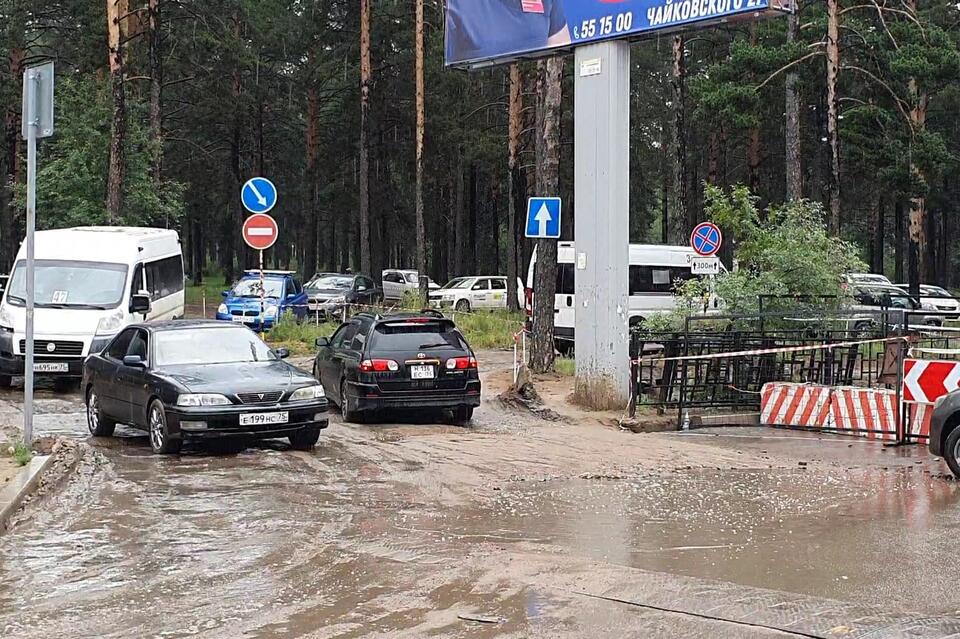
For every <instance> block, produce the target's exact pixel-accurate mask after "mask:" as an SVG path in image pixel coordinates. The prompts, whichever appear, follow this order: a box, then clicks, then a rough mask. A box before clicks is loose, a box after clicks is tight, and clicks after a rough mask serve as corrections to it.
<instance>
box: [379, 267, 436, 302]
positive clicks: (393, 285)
mask: <svg viewBox="0 0 960 639" xmlns="http://www.w3.org/2000/svg"><path fill="white" fill-rule="evenodd" d="M381 281H382V282H383V300H384V301H385V302H399V301H400V300H402V299H403V295H404V293H407V292H415V291H416V290H417V289H419V288H420V273H418V272H417V271H415V270H407V269H394V268H388V269H385V270H384V271H383V272H382V273H381ZM429 282H430V283H429V287H430V290H431V291H435V290H437V289H439V288H440V285H439V284H437V283H436V282H434V281H433V280H429Z"/></svg>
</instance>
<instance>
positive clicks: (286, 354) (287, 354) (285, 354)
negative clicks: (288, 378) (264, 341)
mask: <svg viewBox="0 0 960 639" xmlns="http://www.w3.org/2000/svg"><path fill="white" fill-rule="evenodd" d="M273 352H274V353H276V354H277V357H279V358H280V359H287V358H288V357H290V351H288V350H287V349H285V348H278V349H277V350H275V351H273Z"/></svg>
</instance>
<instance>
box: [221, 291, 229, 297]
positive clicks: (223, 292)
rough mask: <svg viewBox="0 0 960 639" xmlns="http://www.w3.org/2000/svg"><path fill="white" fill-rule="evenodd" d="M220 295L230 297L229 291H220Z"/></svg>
mask: <svg viewBox="0 0 960 639" xmlns="http://www.w3.org/2000/svg"><path fill="white" fill-rule="evenodd" d="M220 297H230V291H220Z"/></svg>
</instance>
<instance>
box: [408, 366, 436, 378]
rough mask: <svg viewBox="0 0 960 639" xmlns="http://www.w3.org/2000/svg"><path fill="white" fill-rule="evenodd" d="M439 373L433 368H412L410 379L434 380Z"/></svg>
mask: <svg viewBox="0 0 960 639" xmlns="http://www.w3.org/2000/svg"><path fill="white" fill-rule="evenodd" d="M436 376H437V372H436V371H435V370H434V368H433V366H422V365H421V366H411V367H410V379H434V378H435V377H436Z"/></svg>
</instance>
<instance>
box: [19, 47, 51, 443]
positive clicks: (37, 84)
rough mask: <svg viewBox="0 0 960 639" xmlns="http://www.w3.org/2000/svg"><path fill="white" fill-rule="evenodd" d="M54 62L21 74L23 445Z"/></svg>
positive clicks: (29, 432) (29, 433)
mask: <svg viewBox="0 0 960 639" xmlns="http://www.w3.org/2000/svg"><path fill="white" fill-rule="evenodd" d="M53 70H54V69H53V62H47V63H45V64H41V65H38V66H34V67H29V68H28V69H26V70H25V71H24V72H23V127H22V130H21V134H22V135H23V137H24V139H26V141H27V234H26V239H25V241H26V245H27V264H26V275H27V278H26V279H27V282H26V289H27V291H26V293H27V317H26V320H27V326H26V335H25V338H26V339H25V345H26V353H24V365H23V443H24V444H26V445H27V446H29V445H30V444H31V443H32V442H33V361H34V357H33V353H34V348H33V346H34V344H33V316H34V311H35V300H34V298H35V294H36V291H35V288H36V282H35V281H34V280H35V272H34V234H35V233H36V229H37V139H38V138H48V137H50V136H51V135H53Z"/></svg>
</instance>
